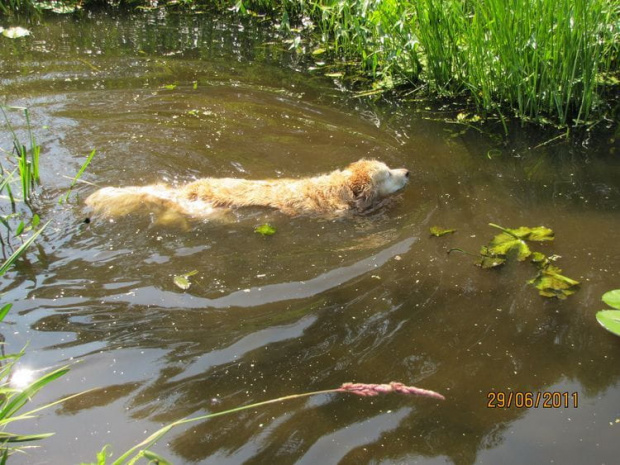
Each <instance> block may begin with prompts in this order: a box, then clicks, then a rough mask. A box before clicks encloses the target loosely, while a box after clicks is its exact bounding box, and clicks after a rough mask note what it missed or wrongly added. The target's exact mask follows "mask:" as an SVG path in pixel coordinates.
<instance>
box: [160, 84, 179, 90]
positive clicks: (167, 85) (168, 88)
mask: <svg viewBox="0 0 620 465" xmlns="http://www.w3.org/2000/svg"><path fill="white" fill-rule="evenodd" d="M162 87H163V88H164V89H166V90H174V89H176V88H177V85H176V84H166V85H164V86H162Z"/></svg>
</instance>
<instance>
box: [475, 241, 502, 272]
mask: <svg viewBox="0 0 620 465" xmlns="http://www.w3.org/2000/svg"><path fill="white" fill-rule="evenodd" d="M504 263H506V257H500V256H497V255H492V254H489V251H488V249H487V248H486V247H484V246H483V247H482V248H481V249H480V258H479V259H478V260H477V261H476V265H477V266H480V267H482V268H485V269H487V268H495V267H496V266H501V265H503V264H504Z"/></svg>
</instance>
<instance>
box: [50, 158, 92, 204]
mask: <svg viewBox="0 0 620 465" xmlns="http://www.w3.org/2000/svg"><path fill="white" fill-rule="evenodd" d="M96 153H97V149H93V150H92V151H91V152H90V154H89V155H88V156H87V157H86V161H84V163H82V166H80V169H79V170H78V172H77V174H76V175H75V176H74V177H73V180H72V181H71V185H70V186H69V189H67V193H66V194H65V196H64V197H61V198H60V200H59V201H58V203H65V202H67V200H69V195H71V191H73V188H74V187H75V185H76V184H77V182H78V181H79V180H80V178H81V177H82V175H83V174H84V171H86V168H88V165H90V162H91V161H92V160H93V157H94V156H95V154H96Z"/></svg>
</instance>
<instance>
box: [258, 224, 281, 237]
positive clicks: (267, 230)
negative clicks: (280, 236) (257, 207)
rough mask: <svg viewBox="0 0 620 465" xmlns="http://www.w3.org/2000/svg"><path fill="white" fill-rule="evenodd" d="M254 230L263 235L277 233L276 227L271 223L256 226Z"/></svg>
mask: <svg viewBox="0 0 620 465" xmlns="http://www.w3.org/2000/svg"><path fill="white" fill-rule="evenodd" d="M254 232H255V233H257V234H260V235H261V236H273V235H274V234H275V233H276V228H274V227H273V226H271V225H270V224H269V223H265V224H261V225H260V226H257V227H256V228H254Z"/></svg>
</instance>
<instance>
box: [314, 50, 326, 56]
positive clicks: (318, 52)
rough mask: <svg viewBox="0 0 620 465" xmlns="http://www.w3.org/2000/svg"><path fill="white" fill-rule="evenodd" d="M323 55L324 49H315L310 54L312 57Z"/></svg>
mask: <svg viewBox="0 0 620 465" xmlns="http://www.w3.org/2000/svg"><path fill="white" fill-rule="evenodd" d="M323 53H325V49H324V48H315V49H314V50H312V54H313V55H315V56H316V55H322V54H323Z"/></svg>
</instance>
